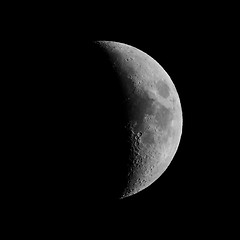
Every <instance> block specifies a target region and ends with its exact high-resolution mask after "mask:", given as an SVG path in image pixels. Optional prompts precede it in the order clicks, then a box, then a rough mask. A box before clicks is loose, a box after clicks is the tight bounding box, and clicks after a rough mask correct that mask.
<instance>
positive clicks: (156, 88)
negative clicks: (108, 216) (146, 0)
mask: <svg viewBox="0 0 240 240" xmlns="http://www.w3.org/2000/svg"><path fill="white" fill-rule="evenodd" d="M95 44H96V49H101V50H100V51H103V52H104V57H106V56H107V57H106V58H107V59H108V60H107V64H109V65H111V67H110V68H111V72H112V73H113V74H110V76H109V75H108V77H106V79H110V80H108V81H109V82H110V85H111V84H112V85H113V90H112V91H115V93H113V95H114V94H115V95H116V99H118V100H112V101H115V102H116V103H115V106H116V107H115V108H116V109H117V110H115V108H112V109H110V110H109V111H110V112H111V111H112V112H114V111H116V114H115V115H116V116H115V119H116V120H113V121H114V124H115V125H116V126H120V130H116V127H113V126H114V124H112V123H109V124H110V126H109V128H111V130H110V131H113V132H115V135H114V134H113V136H109V138H108V139H109V142H114V136H115V139H117V140H116V145H118V146H113V145H111V147H109V149H110V148H111V149H114V150H113V151H112V152H111V154H112V162H114V165H113V169H112V171H113V173H111V174H110V176H112V175H114V171H115V170H116V169H120V170H116V171H117V173H116V177H115V178H114V179H111V178H109V179H108V180H109V181H120V183H117V184H116V188H119V190H118V191H117V192H118V197H119V198H125V197H128V196H131V195H133V194H136V193H137V192H139V191H141V190H143V189H145V188H146V187H148V186H149V185H151V184H152V183H153V182H154V181H156V180H157V179H158V178H159V177H160V176H161V174H162V173H163V172H164V171H165V170H166V168H167V167H168V166H169V164H170V162H171V160H172V159H173V157H174V155H175V153H176V151H177V148H178V145H179V142H180V138H181V133H182V111H181V104H180V100H179V96H178V93H177V90H176V88H175V86H174V84H173V82H172V80H171V79H170V77H169V75H168V74H167V73H166V71H165V70H164V69H163V68H162V67H161V66H160V64H159V63H158V62H156V61H155V60H154V59H153V58H152V57H150V56H149V55H147V54H146V53H144V52H143V51H141V50H139V49H137V48H135V47H132V46H129V45H126V44H123V43H117V42H108V41H98V42H95ZM100 55H101V54H100ZM97 59H98V61H101V57H99V58H97ZM107 64H106V65H107ZM100 68H101V70H100V71H103V70H102V69H103V68H105V65H104V66H103V67H102V66H101V67H99V69H100ZM104 71H105V70H104ZM106 71H107V70H106ZM101 74H105V73H104V72H102V73H100V75H101ZM106 75H107V74H106ZM101 78H102V79H104V76H102V75H101ZM110 89H111V88H110ZM109 99H112V97H109ZM110 101H111V100H110ZM118 109H119V113H117V111H118ZM113 115H114V113H113ZM111 124H112V125H111ZM104 134H105V133H104ZM106 134H107V133H106ZM109 144H111V143H109ZM106 151H107V150H106ZM102 154H105V153H104V152H103V153H102ZM114 158H116V159H118V160H115V159H114ZM118 164H119V168H118V167H117V165H118ZM109 171H111V168H110V167H109ZM121 171H122V172H121ZM113 185H114V184H113ZM109 191H111V190H109Z"/></svg>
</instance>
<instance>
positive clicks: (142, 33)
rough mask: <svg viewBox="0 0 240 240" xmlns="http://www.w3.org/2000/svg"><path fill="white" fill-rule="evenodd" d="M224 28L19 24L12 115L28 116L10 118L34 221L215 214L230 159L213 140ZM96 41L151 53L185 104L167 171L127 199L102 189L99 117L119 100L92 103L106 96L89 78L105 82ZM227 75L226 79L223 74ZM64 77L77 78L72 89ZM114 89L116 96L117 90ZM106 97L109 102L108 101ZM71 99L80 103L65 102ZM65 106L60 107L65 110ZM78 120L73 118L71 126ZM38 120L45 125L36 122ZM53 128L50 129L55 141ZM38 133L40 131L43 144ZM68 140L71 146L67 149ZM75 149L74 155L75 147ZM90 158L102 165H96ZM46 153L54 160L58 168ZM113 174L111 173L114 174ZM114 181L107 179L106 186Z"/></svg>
mask: <svg viewBox="0 0 240 240" xmlns="http://www.w3.org/2000/svg"><path fill="white" fill-rule="evenodd" d="M168 20H169V19H168ZM139 25H140V26H139ZM103 26H105V27H103ZM219 28H222V25H221V26H220V25H218V24H215V22H210V24H209V22H208V21H206V22H204V21H203V19H202V18H199V19H198V20H195V21H193V23H192V21H190V20H189V19H187V20H185V21H172V22H169V21H167V20H166V21H165V22H164V24H162V25H161V27H158V25H157V26H156V25H154V27H151V25H149V24H146V25H144V24H134V25H133V24H128V25H126V24H125V23H122V24H120V25H119V27H116V26H115V27H112V26H110V25H108V24H106V25H105V24H99V25H98V21H93V22H90V21H89V22H88V24H79V26H77V27H76V25H71V24H65V22H64V21H63V22H62V24H60V23H59V22H58V24H55V23H52V24H51V23H49V22H48V23H45V24H44V25H43V23H42V22H41V23H40V24H37V23H34V24H33V26H31V27H30V28H29V27H27V28H26V29H25V28H20V31H19V32H18V33H16V37H17V39H18V41H17V44H16V42H15V41H13V45H12V49H11V50H12V51H13V52H14V54H15V55H16V56H17V57H16V58H14V59H15V61H16V63H17V64H16V65H17V66H18V67H17V68H16V69H17V70H16V72H17V75H18V76H19V75H21V81H16V83H15V82H14V84H13V89H14V91H16V96H17V101H16V99H14V103H13V105H14V106H15V107H16V117H15V119H19V118H20V119H21V121H18V123H17V124H16V123H15V122H16V121H15V120H14V121H13V126H14V130H15V129H16V131H17V134H16V132H15V133H14V134H16V135H17V136H18V137H17V139H16V140H15V141H16V142H20V143H21V144H19V149H17V154H18V155H21V156H23V157H21V159H23V160H22V161H20V162H17V163H15V165H14V166H15V168H16V172H18V170H19V169H21V174H20V175H21V178H19V179H21V181H20V180H19V182H15V183H14V184H15V186H16V189H18V193H17V194H16V195H17V197H18V199H19V205H21V204H25V205H26V206H27V207H28V208H30V209H32V210H31V211H30V212H31V213H32V214H33V215H36V214H37V212H38V214H42V215H44V214H45V215H47V216H51V217H52V219H56V218H59V219H62V218H64V216H68V217H70V218H71V219H78V217H79V216H84V217H83V218H84V219H85V221H86V223H89V224H91V222H92V221H93V222H94V221H96V222H98V221H99V222H100V221H101V219H103V218H105V217H106V218H107V219H109V222H110V221H111V219H112V218H113V219H115V218H116V216H117V218H118V217H119V219H122V217H124V215H125V216H127V217H126V218H125V220H124V221H126V222H129V223H131V222H133V224H134V221H140V222H141V221H142V222H144V221H148V220H146V218H145V219H144V217H143V218H141V217H142V216H151V217H153V216H154V215H156V217H158V218H161V217H162V216H164V218H165V220H166V222H171V221H177V222H180V221H181V220H182V218H183V217H185V216H187V217H188V218H189V219H191V218H193V219H195V218H196V216H209V215H211V214H218V204H217V202H218V199H219V198H221V197H223V194H222V189H223V188H224V187H225V186H224V181H223V180H222V174H223V173H222V172H220V171H219V168H218V165H221V164H222V163H223V161H222V158H223V156H219V155H220V154H219V151H220V152H221V149H220V150H219V149H218V148H219V146H218V143H217V141H216V138H217V136H219V138H220V137H221V135H220V134H219V132H222V131H225V130H224V129H222V126H221V124H220V123H219V122H218V121H219V119H218V117H216V116H218V114H219V107H217V106H216V105H217V104H219V103H216V100H215V98H216V95H217V96H218V94H217V93H216V92H217V90H218V87H216V85H217V83H219V82H220V80H219V78H218V77H217V76H216V75H217V73H219V71H221V70H220V69H221V68H222V67H223V63H222V62H221V61H218V58H221V57H222V55H223V54H224V53H223V50H222V49H221V46H222V42H223V41H222V39H221V38H222V32H221V31H219ZM15 39H16V38H15ZM219 39H221V41H219ZM92 40H109V41H116V42H122V43H126V44H129V45H132V46H134V47H136V48H139V49H140V50H142V51H144V52H146V53H147V54H149V55H150V56H151V57H153V58H154V59H155V60H156V61H158V62H159V63H160V65H161V66H162V67H163V68H164V69H165V70H166V71H167V73H168V74H169V75H170V77H171V79H172V81H173V82H174V84H175V86H176V89H177V91H178V94H179V97H180V101H181V105H182V112H183V130H182V137H181V141H180V144H179V148H178V150H177V152H176V155H175V156H174V159H173V160H172V162H171V164H170V166H169V167H168V169H167V170H166V171H165V172H164V173H163V174H162V176H161V177H160V178H159V179H158V180H157V181H156V182H154V183H153V184H152V185H151V186H150V187H148V188H147V189H145V190H143V191H141V192H139V193H138V194H136V195H134V196H131V197H129V198H126V199H122V200H114V199H111V198H110V197H109V195H108V192H107V191H106V189H105V190H104V189H103V188H102V185H101V184H102V183H101V181H100V179H101V177H102V176H101V172H99V171H98V169H100V170H102V168H103V167H105V166H106V165H104V166H102V164H101V162H102V161H104V159H103V158H102V157H99V158H98V159H96V156H98V152H97V151H99V150H100V149H101V146H102V147H104V145H105V142H106V141H107V140H108V139H107V140H106V138H105V137H104V136H103V135H104V131H103V129H102V128H101V125H102V124H105V125H106V122H104V121H103V120H101V118H102V117H104V116H106V114H107V113H109V114H110V116H111V111H112V109H113V108H114V103H111V104H110V103H109V104H110V105H109V106H108V107H109V108H110V109H109V110H108V109H107V108H105V109H104V114H103V112H102V106H100V103H101V102H100V103H99V99H96V98H93V95H97V96H101V92H98V88H99V90H101V88H102V86H101V84H100V82H98V83H97V88H94V87H95V86H94V82H93V81H92V79H91V78H92V77H90V76H92V74H93V75H94V78H96V79H95V80H96V81H102V79H100V78H98V71H100V70H101V68H99V69H97V70H96V69H95V68H93V67H92V65H91V63H92V59H91V55H89V54H88V53H89V45H88V44H89V42H90V41H92ZM219 49H221V51H219ZM36 73H37V74H36ZM221 78H225V76H224V73H223V74H222V75H221ZM33 79H34V81H33ZM35 79H38V80H37V81H35ZM66 79H68V80H69V79H70V80H69V82H68V84H67V85H65V82H66ZM49 80H50V81H49ZM107 87H109V89H108V90H109V93H110V94H111V95H110V96H112V95H113V93H112V92H111V86H106V88H107ZM219 88H220V87H219ZM56 90H57V91H56ZM53 93H54V94H53ZM43 95H45V98H44V99H45V100H43V98H42V96H43ZM39 97H40V98H39ZM104 97H105V99H106V100H107V98H108V96H104ZM39 99H41V101H40V102H39ZM66 100H67V101H68V103H74V104H70V105H69V104H67V105H65V103H66ZM42 101H43V102H42ZM109 101H111V97H109ZM59 103H61V104H60V106H61V109H59V110H58V109H57V108H58V107H57V106H59ZM89 104H90V105H91V107H90V106H89ZM62 106H65V113H66V114H64V117H63V118H62V120H61V121H60V122H58V121H55V120H56V119H59V118H58V117H56V116H59V114H61V111H60V110H62ZM69 106H71V107H69ZM41 107H43V108H42V110H40V108H41ZM53 109H55V110H53ZM75 109H77V111H75ZM29 110H31V111H29ZM55 111H56V112H55ZM92 111H94V112H95V113H96V119H92V118H91V119H88V116H89V115H91V116H93V113H92ZM43 112H44V113H46V112H48V113H49V114H50V115H51V116H52V118H51V119H52V120H50V122H51V121H52V122H51V123H50V125H49V119H48V118H47V119H45V118H44V117H43V116H44V115H42V114H41V113H43ZM26 116H27V117H26ZM66 116H73V118H66ZM36 118H37V119H38V120H37V121H36ZM71 119H75V122H74V123H72V122H71ZM76 119H77V120H79V122H80V124H79V122H78V121H76ZM65 121H66V122H68V123H69V125H68V126H70V127H69V128H68V129H63V131H65V133H64V134H65V136H69V132H68V131H69V130H70V131H71V132H72V133H73V135H74V137H73V138H72V139H71V141H64V142H61V141H60V140H62V139H64V137H63V136H62V135H61V136H59V138H57V137H56V135H57V134H59V131H58V129H59V128H61V129H62V126H63V122H65ZM99 121H100V122H99ZM113 121H114V120H113ZM39 122H41V123H42V122H45V124H43V125H41V124H40V125H39V124H38V123H39ZM56 122H57V123H56ZM35 123H37V126H38V127H37V130H36V125H35ZM89 123H90V124H89ZM111 124H114V122H111ZM89 125H90V127H91V133H93V131H94V128H96V132H97V134H96V135H93V134H91V135H88V134H87V132H88V128H89ZM33 129H34V130H33ZM48 129H51V134H50V136H49V131H48ZM35 131H38V132H37V135H38V134H39V135H41V137H40V138H39V139H37V141H35V139H36V132H35ZM45 133H46V134H47V136H46V135H45ZM82 133H84V134H82ZM82 136H84V139H82V138H83V137H82ZM42 139H43V140H42ZM56 139H58V141H59V142H58V143H59V144H57V143H56V142H55V140H56ZM65 139H66V138H65ZM76 140H77V141H76ZM36 142H37V143H41V144H40V145H39V144H35V143H36ZM81 142H84V147H81V148H80V149H79V151H77V150H76V149H77V148H78V147H79V145H81ZM86 142H87V143H88V144H85V143H86ZM60 143H61V145H60ZM65 144H67V148H64V149H62V148H61V147H62V146H63V145H65ZM53 145H54V146H53ZM96 145H97V147H96ZM112 145H113V143H112ZM65 146H66V145H65ZM46 149H47V150H46ZM53 149H54V150H53ZM73 149H75V150H74V152H73V151H71V150H73ZM69 150H70V151H69ZM216 150H218V151H217V152H218V153H216ZM69 152H71V159H75V161H73V162H72V161H71V162H68V163H67V164H66V162H65V161H61V160H59V159H64V157H65V159H66V158H70V156H69ZM76 152H78V155H76ZM49 154H51V155H49ZM113 154H115V155H114V157H116V158H117V157H118V156H117V154H116V153H113ZM46 155H47V156H48V157H47V158H46ZM92 155H94V156H95V158H94V161H97V162H94V161H92V160H93V159H92ZM36 156H37V157H36ZM49 156H52V158H51V159H53V160H52V161H51V162H49ZM76 156H78V157H79V158H80V160H79V161H78V157H76ZM89 161H91V162H89ZM109 170H110V167H109ZM105 171H106V170H105ZM18 174H19V173H18ZM43 176H45V177H44V178H43ZM110 177H114V172H112V173H111V174H110ZM22 179H24V180H22ZM98 179H99V181H98ZM107 180H108V177H106V176H105V177H104V181H105V183H107ZM108 184H109V188H110V189H114V186H113V185H111V183H108ZM21 206H22V205H21ZM172 216H174V220H173V219H172ZM138 217H139V219H137V220H136V218H138ZM93 219H94V220H93ZM149 221H150V220H149Z"/></svg>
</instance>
